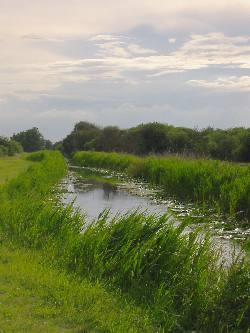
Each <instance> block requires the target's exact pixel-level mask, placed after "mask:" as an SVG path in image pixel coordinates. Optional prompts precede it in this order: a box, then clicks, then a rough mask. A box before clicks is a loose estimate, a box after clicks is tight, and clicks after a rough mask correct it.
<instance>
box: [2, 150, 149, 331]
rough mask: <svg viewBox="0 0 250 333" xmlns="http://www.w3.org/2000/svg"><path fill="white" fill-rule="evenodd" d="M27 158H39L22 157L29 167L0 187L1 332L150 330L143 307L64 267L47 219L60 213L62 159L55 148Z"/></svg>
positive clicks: (53, 220)
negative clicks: (57, 190)
mask: <svg viewBox="0 0 250 333" xmlns="http://www.w3.org/2000/svg"><path fill="white" fill-rule="evenodd" d="M28 159H29V160H31V161H39V163H38V164H32V165H31V163H30V162H29V163H24V164H25V165H27V166H28V165H29V166H30V167H29V169H28V171H26V172H23V173H21V174H20V176H19V177H18V178H16V179H13V180H12V181H10V182H9V183H7V184H5V185H4V186H3V188H2V189H1V192H0V196H1V201H0V213H1V217H0V219H1V223H0V226H1V227H0V307H1V311H0V332H1V333H11V332H15V333H16V332H17V333H19V332H49V333H51V332H58V333H59V332H77V333H80V332H86V333H87V332H142V331H143V332H152V331H153V328H152V326H151V324H150V321H149V319H148V316H147V313H146V312H145V311H142V310H140V308H138V307H137V306H135V305H133V304H132V303H131V302H129V301H124V299H123V298H121V296H120V295H119V294H116V293H114V292H112V293H111V292H109V291H107V290H106V289H105V288H104V287H103V286H102V285H101V284H100V283H98V282H89V281H87V280H86V279H84V278H83V277H81V278H79V277H77V276H75V275H74V274H73V273H74V272H73V271H71V272H68V273H66V270H64V271H63V269H62V266H61V265H60V264H59V263H58V262H57V261H56V253H55V251H56V246H57V244H56V243H57V237H56V235H55V234H54V235H53V228H54V229H55V225H53V223H52V224H51V225H50V223H51V222H54V223H56V220H57V218H58V215H57V214H58V212H57V211H56V209H55V207H54V203H53V204H52V203H51V200H50V199H51V198H52V197H53V194H52V193H50V189H51V186H52V185H53V184H55V183H56V182H57V181H58V180H59V179H60V178H61V177H62V176H63V175H64V174H65V171H66V166H65V162H64V160H63V158H62V156H61V155H60V154H56V153H54V154H53V153H37V154H32V155H30V156H29V157H28ZM1 162H2V166H3V168H4V161H1ZM18 163H19V159H16V165H18ZM20 164H22V161H20ZM5 166H6V168H8V166H9V164H8V163H6V164H5ZM53 168H54V169H53ZM24 169H25V168H24ZM18 170H19V172H20V171H21V170H22V168H19V167H18ZM18 170H16V173H17V172H18ZM6 173H7V170H6ZM42 211H43V212H42ZM61 213H62V214H63V210H61ZM54 214H56V216H54V219H53V215H54ZM66 216H68V214H67V213H66ZM61 217H62V216H61ZM47 218H49V220H48V221H47ZM38 221H40V223H41V224H40V225H39V224H37V225H36V223H38ZM57 223H60V220H57ZM63 227H64V226H62V228H63ZM54 231H56V230H54ZM46 236H47V237H46ZM61 236H62V233H61ZM39 237H42V239H40V241H39ZM59 237H60V236H59ZM46 239H47V240H48V244H47V246H46ZM14 244H15V245H14ZM61 245H62V244H61ZM52 249H53V251H52ZM58 250H59V248H58ZM53 259H54V260H53Z"/></svg>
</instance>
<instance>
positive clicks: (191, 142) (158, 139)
mask: <svg viewBox="0 0 250 333" xmlns="http://www.w3.org/2000/svg"><path fill="white" fill-rule="evenodd" d="M55 147H56V148H58V149H60V150H62V152H63V153H64V154H66V155H71V154H72V153H74V152H76V151H79V150H94V151H106V152H125V153H131V154H137V155H148V154H166V155H167V154H173V155H183V156H190V157H207V158H213V159H220V160H228V161H238V162H250V128H243V127H238V128H231V129H226V130H222V129H214V128H212V127H208V128H205V129H202V130H198V129H190V128H185V127H175V126H172V125H166V124H161V123H157V122H154V123H148V124H141V125H139V126H136V127H132V128H129V129H120V128H118V127H116V126H107V127H104V128H100V127H98V126H96V125H94V124H91V123H89V122H85V121H81V122H78V123H77V124H76V125H75V127H74V129H73V131H72V132H71V133H70V134H69V135H68V136H67V137H66V138H65V139H64V140H62V141H61V142H58V143H57V144H56V145H55Z"/></svg>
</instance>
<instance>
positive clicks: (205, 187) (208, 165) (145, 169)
mask: <svg viewBox="0 0 250 333" xmlns="http://www.w3.org/2000/svg"><path fill="white" fill-rule="evenodd" d="M73 160H74V162H75V163H76V164H77V165H81V166H94V167H102V168H108V169H112V170H118V171H123V172H126V173H128V174H129V175H130V176H133V177H141V178H143V179H145V180H146V181H148V182H150V183H152V184H158V185H161V186H162V187H163V189H164V191H165V192H166V194H169V195H173V196H175V197H177V198H178V199H180V200H187V201H189V200H191V201H193V202H195V203H200V204H204V206H205V205H206V204H207V203H208V204H210V206H211V207H213V208H215V209H216V210H217V211H218V212H219V213H224V214H227V215H231V216H235V217H237V218H238V217H240V218H245V219H248V221H249V219H250V166H249V165H244V166H242V165H238V164H236V163H229V162H221V161H214V160H202V159H196V160H192V159H184V158H176V157H175V158H173V157H154V156H151V157H145V158H140V157H136V156H133V155H127V154H117V153H104V152H77V153H75V155H74V156H73Z"/></svg>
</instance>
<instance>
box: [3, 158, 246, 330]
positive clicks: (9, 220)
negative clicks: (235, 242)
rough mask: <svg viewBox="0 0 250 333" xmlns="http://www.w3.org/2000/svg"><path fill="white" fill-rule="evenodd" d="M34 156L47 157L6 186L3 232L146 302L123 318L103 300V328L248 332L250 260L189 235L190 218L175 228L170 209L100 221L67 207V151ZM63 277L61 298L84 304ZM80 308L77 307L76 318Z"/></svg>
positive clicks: (75, 270)
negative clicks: (60, 187)
mask: <svg viewBox="0 0 250 333" xmlns="http://www.w3.org/2000/svg"><path fill="white" fill-rule="evenodd" d="M31 156H32V160H40V162H38V163H34V164H33V165H32V166H31V167H30V168H29V171H28V172H25V173H23V174H22V175H21V176H19V177H18V178H16V179H13V180H12V181H10V182H9V184H7V185H6V186H5V187H4V188H3V189H2V191H1V198H0V199H1V201H0V202H1V204H0V213H1V214H0V226H1V235H2V239H3V241H5V242H7V241H8V242H9V241H11V242H12V243H14V244H17V245H18V246H22V247H24V248H25V249H27V248H28V249H31V250H30V251H35V250H36V251H38V253H41V255H42V258H43V260H45V263H47V265H48V260H49V262H50V263H51V265H52V266H53V269H56V268H55V267H60V269H61V270H62V269H63V268H64V269H65V270H67V271H68V272H70V273H71V274H75V278H74V279H77V277H79V278H81V279H87V280H88V281H92V282H91V284H94V285H95V284H96V282H97V281H102V283H105V284H106V286H107V287H108V288H109V289H110V290H114V291H115V290H116V292H118V291H119V292H120V294H121V299H122V300H123V303H124V304H127V302H128V301H129V304H130V302H131V301H132V300H133V301H134V302H135V304H137V306H138V307H140V309H137V310H136V307H132V308H131V309H132V310H131V311H132V312H131V314H130V315H129V316H128V317H126V315H124V316H122V315H121V317H120V318H117V320H116V318H115V317H114V318H112V315H110V316H109V315H107V314H108V313H109V312H110V311H111V313H112V309H111V310H110V308H109V307H108V308H106V307H105V305H106V304H107V303H103V307H102V311H103V316H102V317H101V318H102V321H101V322H102V323H104V324H105V323H106V327H105V328H103V331H105V332H109V331H110V332H125V331H129V332H137V331H138V332H144V331H145V332H147V331H148V332H157V331H159V332H163V331H165V332H187V331H198V332H227V333H228V332H249V330H248V328H249V317H250V298H249V297H250V270H249V266H248V264H247V263H244V262H240V261H238V262H235V263H234V264H233V265H232V266H231V268H229V269H224V268H223V267H221V266H219V265H218V264H217V258H218V257H217V254H213V253H212V252H211V250H210V245H209V237H205V238H204V239H203V241H201V238H200V237H199V233H198V231H195V232H192V233H190V234H188V235H184V234H183V229H184V228H185V225H184V224H182V225H180V226H179V227H178V228H175V227H174V226H172V225H171V223H170V222H169V220H168V217H167V216H165V217H162V218H158V217H157V216H148V217H146V216H144V215H142V214H138V213H133V214H130V215H125V216H121V217H116V218H114V219H112V220H110V219H109V218H108V216H107V214H105V213H103V215H102V216H100V217H99V220H98V221H96V223H94V224H92V225H87V224H84V221H83V218H82V217H81V216H80V215H79V214H78V213H74V212H73V210H72V207H71V206H69V207H67V208H64V207H62V206H61V205H60V204H59V202H57V201H56V198H55V194H53V193H51V191H50V189H51V186H53V185H54V184H55V183H56V182H57V181H59V179H60V178H61V177H62V176H63V175H64V174H65V171H66V166H65V162H64V160H63V158H62V156H61V155H60V154H59V153H49V152H43V153H42V154H41V153H37V154H35V155H31ZM130 158H133V157H130ZM124 164H125V163H124V161H121V165H124ZM30 198H32V200H30ZM48 258H49V259H48ZM57 269H58V268H57ZM51 274H52V273H51ZM53 274H54V273H53ZM43 276H45V274H44V275H43ZM49 276H50V274H49ZM53 276H54V275H53ZM32 279H33V277H32ZM53 279H54V278H53ZM39 281H40V280H38V282H39ZM62 285H63V288H60V286H62ZM62 285H61V283H60V282H59V284H58V287H57V288H56V289H55V294H57V291H58V293H59V295H60V296H56V297H55V302H56V300H57V299H59V298H60V300H62V303H63V302H64V300H65V293H66V294H67V295H68V296H67V297H70V299H74V297H72V294H73V295H76V304H77V308H78V307H79V308H80V309H82V306H84V304H85V303H83V304H82V303H81V300H80V299H81V297H80V296H79V297H80V298H78V297H77V295H78V290H79V289H74V288H75V287H74V286H73V287H72V289H73V291H72V289H68V287H66V289H65V288H64V282H63V283H62ZM52 286H53V284H52ZM66 286H69V285H68V284H67V282H66ZM69 287H70V286H69ZM77 288H78V287H77ZM51 289H53V288H51ZM51 289H49V290H51ZM71 292H72V294H71ZM41 293H43V291H41ZM39 295H40V294H39ZM52 295H53V293H52ZM57 295H58V294H57ZM61 295H62V296H61ZM99 296H100V303H102V301H103V297H102V295H101V294H99ZM39 297H40V296H39ZM52 297H53V296H52ZM50 299H51V298H49V300H50ZM78 300H79V301H80V303H77V302H78ZM94 300H96V298H94ZM69 303H70V302H69ZM100 303H98V304H99V306H100ZM63 304H64V303H63ZM66 304H68V303H67V302H66ZM88 304H90V303H87V307H88ZM63 309H64V307H63ZM83 309H84V308H83ZM99 309H100V308H99ZM50 311H51V310H49V312H50ZM95 311H98V310H96V308H95V307H94V308H91V311H90V312H88V313H87V315H88V314H89V315H92V316H93V315H95V316H94V317H95V318H96V317H98V315H99V318H100V316H101V313H102V312H98V313H97V314H96V313H95ZM67 313H68V312H67ZM74 313H75V312H74V311H73V310H72V318H74ZM113 313H114V312H113ZM119 313H120V312H119ZM125 313H126V314H128V312H125ZM142 313H144V316H143V315H142ZM106 315H107V320H106ZM147 316H149V317H147ZM110 317H111V321H109V318H110ZM55 318H56V315H55ZM66 318H68V317H67V316H66ZM78 318H79V317H78ZM147 318H150V322H151V325H153V328H152V326H151V327H150V324H149V322H148V319H147ZM65 320H66V319H65ZM113 320H114V325H113V326H112V323H113ZM104 324H103V325H104ZM109 324H110V326H108V325H109ZM116 324H119V325H120V326H115V325H116ZM100 327H101V328H102V326H101V325H100ZM99 331H102V330H99Z"/></svg>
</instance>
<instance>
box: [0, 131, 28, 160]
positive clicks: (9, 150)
mask: <svg viewBox="0 0 250 333" xmlns="http://www.w3.org/2000/svg"><path fill="white" fill-rule="evenodd" d="M22 151H23V149H22V146H21V145H20V144H19V143H18V142H16V141H14V140H10V139H8V138H4V137H2V136H0V157H3V156H14V155H16V154H18V153H21V152H22Z"/></svg>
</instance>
